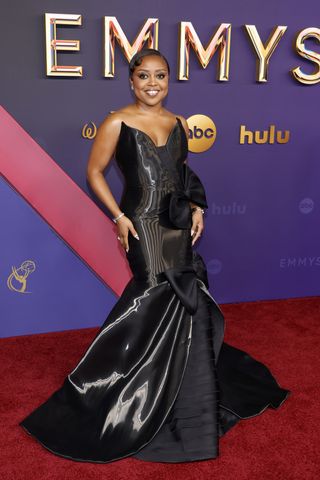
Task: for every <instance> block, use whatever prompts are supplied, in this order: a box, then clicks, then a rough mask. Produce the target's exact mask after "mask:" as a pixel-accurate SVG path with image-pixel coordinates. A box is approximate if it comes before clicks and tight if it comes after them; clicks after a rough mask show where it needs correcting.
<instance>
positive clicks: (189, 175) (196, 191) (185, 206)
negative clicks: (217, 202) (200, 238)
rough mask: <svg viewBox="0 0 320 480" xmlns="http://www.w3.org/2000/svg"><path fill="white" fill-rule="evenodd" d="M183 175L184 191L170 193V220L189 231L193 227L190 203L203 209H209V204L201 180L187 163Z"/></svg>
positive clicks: (183, 167)
mask: <svg viewBox="0 0 320 480" xmlns="http://www.w3.org/2000/svg"><path fill="white" fill-rule="evenodd" d="M181 175H182V177H181V180H182V185H183V190H175V191H173V192H171V193H170V199H169V218H170V221H171V223H173V224H174V225H175V226H176V227H177V228H183V229H187V228H191V226H192V218H191V210H190V206H189V202H193V203H194V204H196V205H199V206H200V207H202V208H208V204H207V199H206V193H205V189H204V187H203V185H202V183H201V180H200V179H199V177H198V176H197V175H196V174H195V172H194V171H193V170H191V168H190V167H189V165H187V164H186V163H183V165H182V171H181Z"/></svg>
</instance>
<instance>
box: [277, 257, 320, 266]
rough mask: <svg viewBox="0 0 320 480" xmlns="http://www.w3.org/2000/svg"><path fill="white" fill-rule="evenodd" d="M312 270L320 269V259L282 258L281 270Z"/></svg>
mask: <svg viewBox="0 0 320 480" xmlns="http://www.w3.org/2000/svg"><path fill="white" fill-rule="evenodd" d="M301 267H302V268H312V267H320V257H288V258H280V268H301Z"/></svg>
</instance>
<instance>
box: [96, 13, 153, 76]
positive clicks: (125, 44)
mask: <svg viewBox="0 0 320 480" xmlns="http://www.w3.org/2000/svg"><path fill="white" fill-rule="evenodd" d="M103 21H104V42H103V44H104V76H105V77H114V58H115V54H114V53H115V52H114V50H115V41H116V40H117V42H118V44H119V46H120V48H121V50H122V52H123V53H124V56H125V57H126V59H127V60H128V62H130V60H131V58H132V57H133V55H135V54H136V53H137V52H138V51H139V50H141V49H142V47H143V45H144V43H145V42H147V45H148V48H155V49H156V50H157V49H158V25H159V20H158V19H157V18H148V19H147V20H146V21H145V22H144V24H143V26H142V28H141V29H140V32H139V33H138V34H137V36H136V38H135V40H134V42H133V44H132V45H131V43H130V42H129V41H128V39H127V37H126V35H125V33H124V31H123V30H122V28H121V26H120V24H119V22H118V20H117V19H116V17H104V18H103Z"/></svg>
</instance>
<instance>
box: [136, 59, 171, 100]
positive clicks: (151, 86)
mask: <svg viewBox="0 0 320 480" xmlns="http://www.w3.org/2000/svg"><path fill="white" fill-rule="evenodd" d="M130 83H131V85H133V92H134V94H135V96H136V98H137V100H140V101H141V102H143V103H145V104H147V105H150V106H153V105H156V104H157V103H159V102H161V101H162V100H163V99H164V98H165V97H166V96H167V94H168V85H169V73H168V68H167V64H166V62H165V61H164V60H163V59H162V58H161V57H158V56H157V55H146V56H145V57H143V58H142V62H141V64H140V65H139V66H138V67H136V68H135V70H134V72H133V75H132V80H131V79H130Z"/></svg>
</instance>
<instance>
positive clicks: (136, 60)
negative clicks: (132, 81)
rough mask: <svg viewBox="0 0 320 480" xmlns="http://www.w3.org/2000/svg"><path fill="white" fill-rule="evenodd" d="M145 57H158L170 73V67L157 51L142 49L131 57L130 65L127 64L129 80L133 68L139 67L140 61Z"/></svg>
mask: <svg viewBox="0 0 320 480" xmlns="http://www.w3.org/2000/svg"><path fill="white" fill-rule="evenodd" d="M146 55H158V57H161V58H162V59H163V60H164V61H165V62H166V64H167V68H168V73H170V66H169V63H168V60H167V59H166V57H165V56H164V55H163V54H162V53H161V52H159V50H156V49H155V48H143V49H142V50H139V52H137V53H136V54H135V55H133V57H132V58H131V60H130V63H129V77H130V78H132V75H133V72H134V70H135V68H136V67H138V66H139V65H141V62H142V59H143V57H145V56H146Z"/></svg>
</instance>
